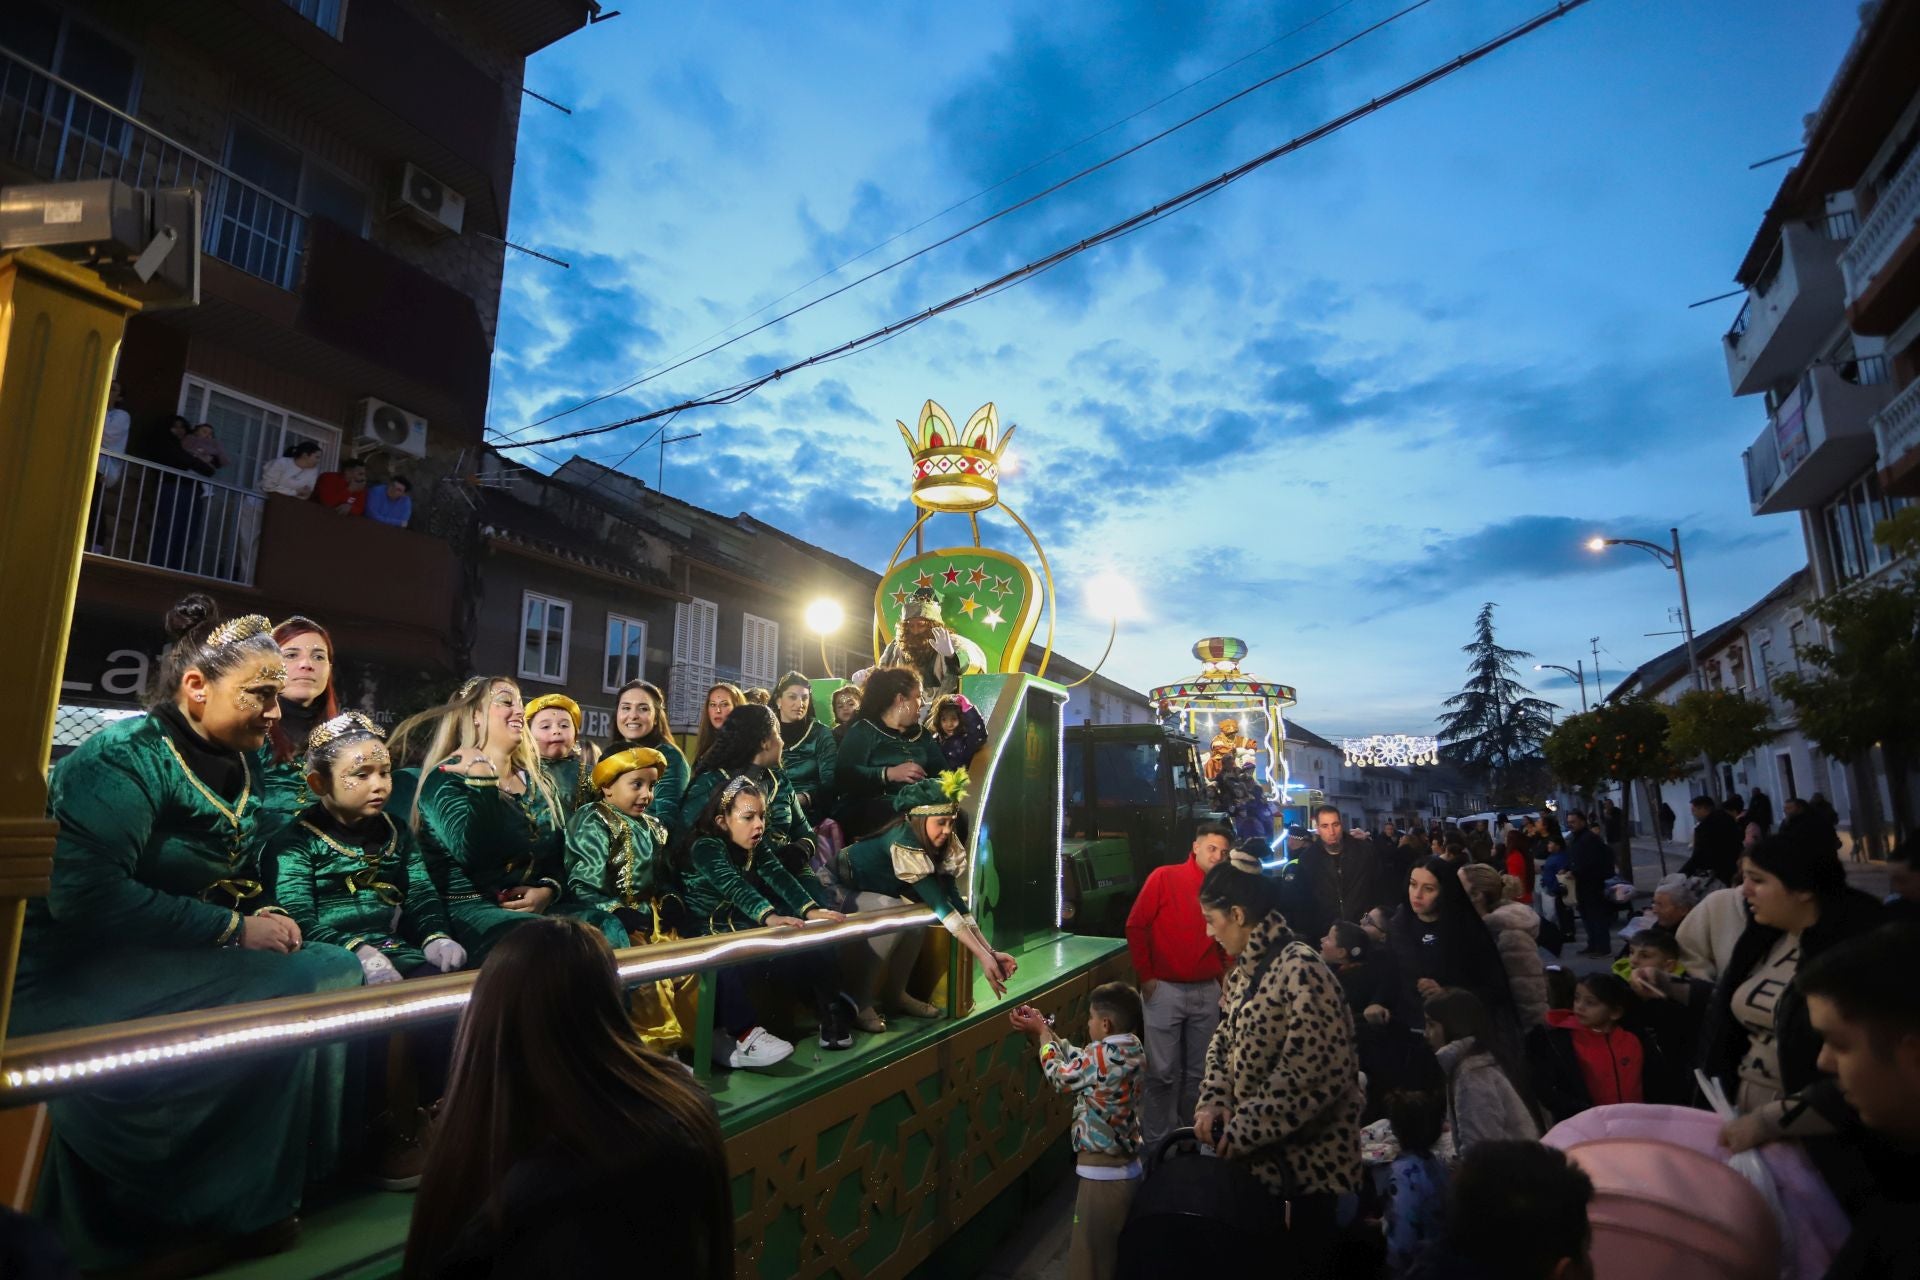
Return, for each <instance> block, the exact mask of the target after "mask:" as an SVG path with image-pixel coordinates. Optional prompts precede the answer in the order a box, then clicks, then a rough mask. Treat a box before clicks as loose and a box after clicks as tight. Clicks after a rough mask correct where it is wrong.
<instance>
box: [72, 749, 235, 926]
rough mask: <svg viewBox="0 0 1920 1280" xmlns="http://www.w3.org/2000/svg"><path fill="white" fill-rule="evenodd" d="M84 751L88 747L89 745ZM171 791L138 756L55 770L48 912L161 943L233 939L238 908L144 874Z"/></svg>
mask: <svg viewBox="0 0 1920 1280" xmlns="http://www.w3.org/2000/svg"><path fill="white" fill-rule="evenodd" d="M82 750H85V748H82ZM164 797H165V792H164V788H163V786H162V784H161V783H160V782H159V781H158V780H157V779H154V778H151V777H147V776H145V775H144V773H143V771H142V770H141V769H140V768H139V758H138V757H132V758H130V759H128V760H124V761H123V760H110V759H107V758H105V757H104V756H103V755H102V754H99V753H89V755H88V756H86V757H85V758H80V757H78V756H76V758H73V759H69V760H67V761H65V762H64V763H63V764H62V765H61V767H60V768H59V769H57V770H55V771H54V779H53V795H52V798H51V800H50V802H49V804H48V806H47V807H48V810H49V812H50V814H51V816H52V817H53V818H54V820H55V821H57V822H58V823H59V824H60V832H59V835H58V836H56V837H55V839H54V846H53V871H52V874H51V877H50V880H49V883H48V887H47V910H48V913H49V914H50V915H51V916H52V917H53V918H54V919H55V920H57V921H59V922H60V924H61V925H62V926H63V927H65V928H67V929H70V930H73V931H74V932H75V933H77V934H83V935H90V936H93V937H95V938H98V939H100V940H102V941H106V940H111V941H113V942H115V943H123V944H124V943H144V944H146V945H148V946H155V947H208V946H216V945H218V944H219V943H221V942H223V941H226V940H227V939H229V938H230V937H231V936H232V935H233V932H234V921H235V915H234V913H233V912H232V911H230V910H228V909H227V908H226V907H217V906H214V905H213V904H212V903H210V902H202V901H200V899H198V898H188V897H183V896H181V895H179V894H172V893H167V892H165V891H163V890H160V889H156V888H154V887H153V886H151V885H148V884H143V883H141V881H140V880H139V879H138V878H137V875H136V873H137V871H138V868H139V865H140V855H141V852H142V851H143V850H144V849H145V848H146V847H147V844H148V842H149V841H151V840H152V839H153V838H154V826H155V824H156V822H157V821H158V819H159V816H160V806H161V803H162V802H163V800H164Z"/></svg>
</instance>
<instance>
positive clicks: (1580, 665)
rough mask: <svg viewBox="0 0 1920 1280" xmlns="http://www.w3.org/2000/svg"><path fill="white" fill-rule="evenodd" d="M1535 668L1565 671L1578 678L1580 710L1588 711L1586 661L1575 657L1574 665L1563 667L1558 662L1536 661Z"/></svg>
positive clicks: (1537, 669)
mask: <svg viewBox="0 0 1920 1280" xmlns="http://www.w3.org/2000/svg"><path fill="white" fill-rule="evenodd" d="M1533 669H1534V670H1535V671H1560V672H1564V673H1565V674H1567V675H1570V676H1572V677H1573V678H1574V679H1575V680H1578V681H1579V682H1580V710H1581V711H1582V712H1583V713H1584V712H1585V711H1586V709H1587V666H1586V663H1585V662H1583V661H1582V660H1581V659H1579V658H1575V659H1574V660H1573V666H1571V667H1563V666H1561V665H1560V664H1559V663H1557V662H1536V663H1534V664H1533Z"/></svg>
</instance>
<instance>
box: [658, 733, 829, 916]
mask: <svg viewBox="0 0 1920 1280" xmlns="http://www.w3.org/2000/svg"><path fill="white" fill-rule="evenodd" d="M783 751H784V745H783V742H782V739H781V736H780V728H779V726H778V725H776V724H775V723H774V713H773V711H772V709H771V708H769V707H763V706H759V705H757V704H755V703H751V702H750V703H748V704H747V705H746V706H744V707H737V708H735V709H734V711H733V713H732V714H731V715H729V716H728V717H727V719H726V723H724V724H722V725H721V726H720V728H719V729H717V730H716V731H715V732H714V736H713V743H712V745H710V746H709V747H708V748H707V750H706V754H705V755H703V756H701V757H700V759H699V760H698V761H696V762H695V763H694V766H693V779H692V780H691V781H690V782H688V783H687V792H686V796H685V797H684V798H683V799H682V800H681V805H680V813H681V816H682V817H683V818H684V819H686V823H685V825H689V826H690V825H691V824H692V821H693V819H694V818H695V816H696V815H698V814H699V812H700V811H701V810H702V809H703V808H705V807H706V803H707V800H708V799H709V798H710V797H712V795H713V793H714V790H715V789H716V788H718V787H723V786H725V785H726V784H727V783H729V782H731V781H733V780H734V779H735V778H738V777H740V776H742V775H745V776H746V777H749V778H751V779H752V780H753V785H754V788H755V789H756V790H758V791H759V792H760V795H761V797H762V798H763V799H764V800H765V801H766V806H767V829H766V836H765V838H764V843H765V847H766V848H767V849H768V850H769V851H770V852H771V853H772V855H773V856H774V857H776V858H778V859H779V860H780V865H781V866H783V867H785V868H786V869H787V871H788V873H790V874H791V875H793V876H796V877H798V878H801V879H811V878H812V877H813V871H812V869H811V867H810V866H809V864H810V863H811V862H812V860H813V850H814V835H813V824H812V823H810V822H808V821H807V813H806V810H805V808H803V807H802V806H801V804H800V802H799V796H798V794H797V792H796V791H795V790H794V786H793V784H792V782H790V781H789V780H788V779H787V775H786V773H785V771H784V770H782V769H781V767H780V762H781V758H782V752H783Z"/></svg>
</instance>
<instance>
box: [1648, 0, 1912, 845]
mask: <svg viewBox="0 0 1920 1280" xmlns="http://www.w3.org/2000/svg"><path fill="white" fill-rule="evenodd" d="M1917 49H1920V4H1915V3H1913V2H1912V0H1879V2H1878V3H1869V4H1864V5H1862V6H1861V8H1860V27H1859V31H1858V32H1857V34H1856V35H1855V37H1854V41H1853V44H1852V46H1851V47H1850V48H1849V49H1848V51H1847V53H1846V56H1845V57H1844V58H1843V59H1842V61H1841V64H1840V68H1839V70H1838V72H1837V73H1836V74H1835V76H1834V78H1833V82H1832V83H1831V84H1830V85H1829V86H1828V88H1827V92H1826V96H1825V97H1824V98H1823V99H1822V101H1821V102H1820V104H1819V106H1818V107H1817V108H1816V109H1815V111H1814V112H1813V113H1812V114H1811V115H1809V116H1808V117H1807V127H1806V133H1805V139H1804V141H1805V143H1806V148H1805V151H1804V153H1803V154H1802V155H1801V156H1800V158H1799V159H1798V161H1797V162H1796V163H1795V164H1794V166H1793V168H1791V169H1790V170H1788V172H1787V174H1786V176H1785V178H1784V179H1783V180H1782V182H1781V184H1780V190H1779V192H1778V193H1777V194H1776V195H1775V197H1774V199H1773V203H1772V204H1771V205H1770V206H1769V208H1768V209H1767V212H1766V215H1765V217H1764V218H1763V219H1762V221H1761V224H1760V228H1759V230H1758V231H1757V232H1756V233H1755V235H1754V238H1753V243H1752V245H1751V246H1750V247H1749V248H1748V250H1747V253H1746V256H1745V258H1744V259H1743V260H1742V261H1741V263H1740V267H1739V270H1738V271H1737V272H1736V273H1735V279H1736V280H1737V281H1738V282H1739V283H1740V284H1741V285H1743V286H1744V287H1745V288H1746V290H1747V300H1746V303H1745V304H1744V305H1743V306H1742V307H1741V309H1740V313H1739V315H1738V317H1737V318H1736V319H1735V321H1734V323H1733V326H1732V328H1731V329H1730V330H1729V331H1728V332H1727V334H1726V336H1725V338H1724V339H1723V340H1722V346H1723V347H1724V351H1725V356H1726V363H1727V373H1728V378H1729V380H1730V382H1731V383H1732V387H1733V393H1734V394H1735V395H1736V396H1749V395H1751V396H1759V397H1760V398H1761V400H1762V403H1763V405H1764V408H1765V413H1766V422H1765V424H1764V425H1763V426H1762V427H1761V429H1760V432H1759V434H1758V435H1757V436H1756V437H1755V439H1754V442H1753V444H1752V445H1751V446H1750V447H1749V448H1748V449H1747V450H1746V452H1745V454H1744V455H1743V456H1744V463H1745V469H1746V478H1747V492H1748V497H1749V500H1750V502H1751V504H1752V509H1753V514H1755V515H1756V516H1761V515H1782V514H1786V513H1789V512H1791V513H1795V514H1797V515H1798V517H1799V519H1800V527H1801V532H1802V535H1803V537H1804V538H1805V541H1806V545H1807V563H1808V566H1809V570H1810V572H1809V574H1808V576H1807V580H1806V584H1805V590H1806V591H1807V592H1810V593H1811V594H1813V595H1815V596H1827V595H1832V594H1834V593H1836V592H1842V591H1846V590H1848V589H1850V588H1852V587H1853V586H1855V585H1856V584H1858V583H1862V582H1866V581H1871V580H1873V579H1875V578H1876V577H1878V576H1879V575H1882V574H1884V573H1885V572H1886V571H1887V569H1888V567H1889V565H1890V559H1889V557H1888V555H1887V553H1886V551H1885V550H1884V549H1883V548H1881V547H1878V546H1876V545H1875V544H1874V542H1873V537H1872V533H1873V526H1874V525H1875V524H1876V523H1878V522H1879V521H1880V520H1882V519H1884V518H1886V516H1887V515H1889V514H1890V513H1891V512H1893V511H1895V510H1897V509H1899V508H1900V507H1903V506H1905V505H1907V504H1908V503H1909V502H1911V501H1912V500H1913V499H1914V498H1915V497H1920V145H1917V144H1920V57H1916V56H1915V50H1917ZM1776 594H1777V593H1776ZM1772 598H1773V597H1772V596H1770V597H1769V599H1772ZM1728 625H1732V624H1728ZM1810 628H1811V624H1807V627H1806V628H1803V630H1808V631H1810ZM1761 629H1762V630H1766V629H1768V628H1764V627H1763V628H1761ZM1809 638H1813V637H1811V635H1810V634H1809ZM1771 648H1772V654H1773V656H1772V659H1771V660H1772V663H1773V665H1774V669H1776V670H1778V669H1779V668H1780V666H1781V665H1782V664H1785V663H1790V662H1791V661H1792V656H1791V653H1790V652H1789V639H1788V638H1787V637H1785V636H1780V637H1778V638H1776V639H1775V640H1774V642H1773V645H1772V646H1771ZM1701 652H1702V653H1703V655H1704V652H1705V650H1704V649H1702V650H1701ZM1658 661H1660V660H1659V659H1656V662H1658ZM1650 665H1651V664H1650ZM1751 671H1752V669H1751V668H1749V673H1751ZM1756 687H1757V686H1756ZM1789 754H1791V753H1789ZM1777 763H1778V762H1777V761H1773V762H1770V763H1769V770H1771V769H1772V767H1773V766H1774V765H1776V764H1777ZM1816 772H1826V770H1825V769H1824V768H1820V767H1817V766H1816ZM1852 772H1853V773H1854V777H1853V778H1851V779H1848V781H1850V782H1852V783H1853V784H1854V785H1853V786H1852V787H1851V788H1848V787H1845V786H1843V785H1842V784H1841V782H1840V781H1839V779H1838V775H1837V772H1836V773H1835V775H1834V776H1832V777H1829V778H1826V779H1824V780H1817V781H1815V782H1813V783H1811V784H1809V783H1808V782H1807V781H1805V780H1803V778H1801V777H1799V776H1796V777H1795V778H1794V780H1793V782H1794V785H1795V786H1796V787H1797V788H1799V789H1800V790H1802V791H1803V792H1805V791H1809V790H1823V791H1825V792H1826V793H1827V795H1828V796H1829V797H1830V798H1832V799H1834V801H1835V803H1836V804H1841V802H1840V799H1839V795H1838V794H1837V793H1840V792H1844V791H1846V790H1852V791H1854V792H1855V793H1856V794H1860V793H1863V792H1864V791H1865V790H1866V789H1872V790H1877V791H1879V792H1880V793H1881V794H1882V795H1883V796H1884V795H1885V794H1886V792H1887V787H1886V779H1885V764H1884V761H1881V760H1880V759H1878V755H1877V753H1876V756H1875V758H1874V759H1873V760H1870V761H1859V762H1856V764H1855V767H1854V769H1853V770H1852ZM1783 780H1784V776H1780V777H1779V778H1777V781H1783ZM1775 794H1776V796H1777V795H1778V794H1779V793H1778V792H1776V793H1775ZM1675 807H1676V808H1683V806H1678V805H1676V806H1675ZM1841 809H1842V812H1843V813H1845V812H1846V811H1847V806H1845V805H1841ZM1883 812H1884V810H1883Z"/></svg>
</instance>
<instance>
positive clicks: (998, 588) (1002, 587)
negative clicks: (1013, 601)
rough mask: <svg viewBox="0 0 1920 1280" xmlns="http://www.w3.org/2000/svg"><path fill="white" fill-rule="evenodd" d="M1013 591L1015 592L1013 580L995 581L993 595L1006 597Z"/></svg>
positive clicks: (1001, 579)
mask: <svg viewBox="0 0 1920 1280" xmlns="http://www.w3.org/2000/svg"><path fill="white" fill-rule="evenodd" d="M1012 591H1013V579H1012V578H995V579H994V580H993V594H995V595H997V596H1004V595H1009V594H1011V593H1012Z"/></svg>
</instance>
